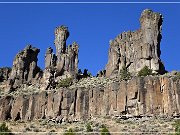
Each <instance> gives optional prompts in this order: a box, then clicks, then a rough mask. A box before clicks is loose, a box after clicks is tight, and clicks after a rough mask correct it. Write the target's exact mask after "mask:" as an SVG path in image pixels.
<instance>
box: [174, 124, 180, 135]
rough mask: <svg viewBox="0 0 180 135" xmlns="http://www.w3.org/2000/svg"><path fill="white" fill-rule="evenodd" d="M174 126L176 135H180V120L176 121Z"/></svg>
mask: <svg viewBox="0 0 180 135" xmlns="http://www.w3.org/2000/svg"><path fill="white" fill-rule="evenodd" d="M173 126H174V127H175V132H176V133H175V135H180V120H177V121H175V123H174V124H173Z"/></svg>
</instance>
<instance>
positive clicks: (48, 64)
mask: <svg viewBox="0 0 180 135" xmlns="http://www.w3.org/2000/svg"><path fill="white" fill-rule="evenodd" d="M55 66H56V55H55V54H54V53H53V49H52V48H51V47H49V48H47V50H46V55H45V69H47V68H55Z"/></svg>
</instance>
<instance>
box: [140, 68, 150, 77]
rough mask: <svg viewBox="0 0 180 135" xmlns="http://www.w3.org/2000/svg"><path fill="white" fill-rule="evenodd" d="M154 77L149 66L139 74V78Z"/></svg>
mask: <svg viewBox="0 0 180 135" xmlns="http://www.w3.org/2000/svg"><path fill="white" fill-rule="evenodd" d="M148 75H153V73H152V69H149V68H148V66H144V67H143V68H142V69H141V70H140V71H139V72H138V76H148Z"/></svg>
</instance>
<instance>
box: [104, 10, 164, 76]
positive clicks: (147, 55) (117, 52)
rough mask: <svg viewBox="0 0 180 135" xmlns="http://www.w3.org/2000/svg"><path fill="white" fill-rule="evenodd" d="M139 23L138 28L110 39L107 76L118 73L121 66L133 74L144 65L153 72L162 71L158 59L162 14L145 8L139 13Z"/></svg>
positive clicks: (162, 67)
mask: <svg viewBox="0 0 180 135" xmlns="http://www.w3.org/2000/svg"><path fill="white" fill-rule="evenodd" d="M140 23H141V27H140V29H139V30H137V31H134V32H132V31H128V32H123V33H122V34H120V35H118V36H117V37H116V38H115V39H114V40H111V41H110V49H109V58H108V63H107V65H106V76H107V77H109V76H111V75H115V76H116V75H118V74H119V72H120V70H121V69H122V68H123V67H126V68H128V69H129V72H131V73H134V74H137V72H138V71H140V70H141V69H142V68H143V67H144V66H148V67H149V68H150V69H152V70H153V72H155V73H164V71H165V69H164V66H163V64H162V62H161V60H160V41H161V26H162V15H161V14H159V13H155V12H153V11H151V10H148V9H146V10H144V11H143V12H142V14H141V17H140Z"/></svg>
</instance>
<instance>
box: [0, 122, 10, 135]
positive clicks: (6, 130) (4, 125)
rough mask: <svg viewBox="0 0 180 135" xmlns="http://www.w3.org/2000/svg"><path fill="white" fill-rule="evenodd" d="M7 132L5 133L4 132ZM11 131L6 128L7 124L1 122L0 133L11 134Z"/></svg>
mask: <svg viewBox="0 0 180 135" xmlns="http://www.w3.org/2000/svg"><path fill="white" fill-rule="evenodd" d="M6 132H7V133H6ZM10 132H11V131H10V130H9V129H8V126H6V123H5V122H3V123H2V124H1V125H0V135H12V133H10Z"/></svg>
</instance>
